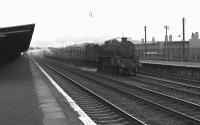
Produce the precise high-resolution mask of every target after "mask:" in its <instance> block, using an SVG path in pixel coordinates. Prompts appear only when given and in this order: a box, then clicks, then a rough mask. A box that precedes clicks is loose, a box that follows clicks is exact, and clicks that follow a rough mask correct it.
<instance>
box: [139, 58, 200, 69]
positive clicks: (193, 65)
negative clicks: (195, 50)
mask: <svg viewBox="0 0 200 125" xmlns="http://www.w3.org/2000/svg"><path fill="white" fill-rule="evenodd" d="M140 62H141V63H142V64H157V65H166V66H177V67H188V68H200V63H199V62H180V61H179V62H178V61H162V60H140Z"/></svg>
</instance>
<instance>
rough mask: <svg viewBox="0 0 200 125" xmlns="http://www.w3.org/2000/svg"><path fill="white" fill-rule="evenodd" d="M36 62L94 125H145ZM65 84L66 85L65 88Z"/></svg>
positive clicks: (67, 78) (53, 68) (53, 69)
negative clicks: (95, 124)
mask: <svg viewBox="0 0 200 125" xmlns="http://www.w3.org/2000/svg"><path fill="white" fill-rule="evenodd" d="M37 61H38V60H37ZM38 62H39V63H40V65H41V66H42V67H43V68H44V69H45V70H46V71H47V72H48V74H50V76H51V77H52V78H53V79H54V80H55V81H56V82H57V83H58V84H59V85H60V86H61V87H62V88H64V90H65V91H67V92H68V93H70V95H71V96H72V97H73V99H74V100H75V101H76V103H78V105H80V107H81V108H82V109H83V110H84V111H85V112H86V114H88V115H89V117H90V118H91V119H92V120H94V122H95V123H97V124H100V125H105V124H106V125H146V124H145V123H144V122H142V121H140V120H138V119H137V118H135V117H133V116H131V115H130V114H129V113H127V112H125V111H123V110H122V109H120V108H119V107H116V106H115V105H114V104H112V103H111V102H109V101H107V100H105V99H104V98H102V97H100V96H99V95H97V94H95V93H94V92H92V91H91V90H89V89H88V88H86V87H84V86H82V85H81V84H80V83H79V82H77V81H75V80H73V79H71V78H69V77H68V76H66V75H65V74H63V73H62V72H60V71H59V70H57V69H56V68H55V67H52V66H50V65H48V64H44V63H42V62H41V61H38ZM66 83H67V84H68V85H67V86H66Z"/></svg>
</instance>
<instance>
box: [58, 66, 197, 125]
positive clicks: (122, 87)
mask: <svg viewBox="0 0 200 125" xmlns="http://www.w3.org/2000/svg"><path fill="white" fill-rule="evenodd" d="M57 66H58V64H57ZM59 67H60V68H63V66H60V65H59ZM65 68H66V67H65ZM68 70H69V69H68ZM73 72H74V71H73ZM80 72H82V71H76V72H74V73H76V74H77V75H82V76H84V77H87V78H88V79H90V80H93V81H95V82H98V83H99V84H101V85H103V86H107V87H108V88H112V89H115V91H118V92H120V93H123V94H126V95H127V96H129V97H131V98H132V97H134V98H137V99H140V100H143V101H145V102H146V103H148V104H151V105H154V106H157V107H159V108H160V109H162V110H165V111H167V112H170V113H171V114H174V115H175V116H177V117H179V118H183V119H187V121H189V122H192V123H194V124H200V120H199V116H198V114H199V113H200V112H199V111H200V107H199V105H197V104H194V103H190V102H187V101H185V100H181V99H178V98H174V97H171V96H168V95H164V94H162V93H158V92H155V91H152V90H148V89H145V88H140V87H138V86H133V85H130V84H127V83H124V82H122V81H118V80H115V79H112V78H110V77H105V76H101V75H97V74H94V73H89V72H87V73H86V72H84V73H83V72H82V74H80ZM83 74H84V75H83ZM100 81H101V82H100ZM108 81H109V84H108Z"/></svg>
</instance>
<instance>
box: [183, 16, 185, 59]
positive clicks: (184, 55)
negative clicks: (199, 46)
mask: <svg viewBox="0 0 200 125" xmlns="http://www.w3.org/2000/svg"><path fill="white" fill-rule="evenodd" d="M183 60H185V18H183Z"/></svg>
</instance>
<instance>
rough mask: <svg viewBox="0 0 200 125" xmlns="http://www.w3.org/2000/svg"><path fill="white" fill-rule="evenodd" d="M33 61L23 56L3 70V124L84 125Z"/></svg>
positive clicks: (0, 103)
mask: <svg viewBox="0 0 200 125" xmlns="http://www.w3.org/2000/svg"><path fill="white" fill-rule="evenodd" d="M30 60H31V59H30V58H28V57H27V56H26V57H20V58H18V59H16V60H15V61H13V62H11V63H10V64H7V65H5V66H4V67H1V68H0V125H81V124H82V123H81V122H80V121H79V120H78V115H77V114H76V113H75V112H74V111H73V110H72V109H70V106H69V105H67V104H65V105H67V106H68V107H65V109H63V108H62V106H60V103H59V101H58V100H60V99H62V97H61V96H58V95H55V94H57V93H56V92H55V91H56V90H52V87H50V86H49V84H47V82H48V80H46V79H44V76H43V74H42V72H41V71H40V70H39V68H37V66H36V65H35V64H34V62H33V61H30ZM57 97H59V98H57ZM62 100H63V99H62Z"/></svg>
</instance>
